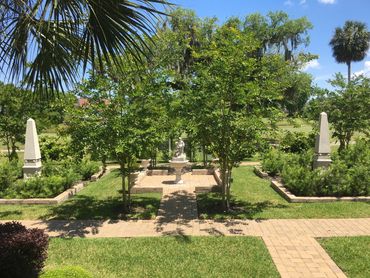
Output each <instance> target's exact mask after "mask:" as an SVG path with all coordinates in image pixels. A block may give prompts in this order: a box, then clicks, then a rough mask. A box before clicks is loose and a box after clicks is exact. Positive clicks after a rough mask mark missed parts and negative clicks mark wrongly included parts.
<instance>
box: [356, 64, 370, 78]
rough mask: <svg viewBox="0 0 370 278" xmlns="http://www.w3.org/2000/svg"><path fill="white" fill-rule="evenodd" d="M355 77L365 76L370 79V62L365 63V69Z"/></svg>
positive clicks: (357, 72)
mask: <svg viewBox="0 0 370 278" xmlns="http://www.w3.org/2000/svg"><path fill="white" fill-rule="evenodd" d="M353 75H354V76H359V75H365V76H367V77H370V61H365V64H364V68H363V69H362V70H359V71H356V72H355V73H354V74H353Z"/></svg>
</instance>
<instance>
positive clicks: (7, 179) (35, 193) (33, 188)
mask: <svg viewBox="0 0 370 278" xmlns="http://www.w3.org/2000/svg"><path fill="white" fill-rule="evenodd" d="M98 170H99V163H98V162H94V161H89V160H86V159H84V160H82V161H81V162H79V163H73V162H72V161H70V160H64V161H48V162H46V163H44V165H43V168H42V175H41V176H39V177H33V178H30V179H27V180H23V179H21V178H20V177H21V175H22V174H21V173H22V168H21V166H19V165H14V164H13V163H4V164H2V165H0V182H1V184H0V198H52V197H55V196H56V195H58V194H60V193H61V192H63V191H65V190H66V189H68V188H70V187H71V186H72V185H73V184H74V183H75V182H76V181H78V180H81V179H82V180H88V179H90V178H91V176H92V175H93V174H94V173H96V172H98Z"/></svg>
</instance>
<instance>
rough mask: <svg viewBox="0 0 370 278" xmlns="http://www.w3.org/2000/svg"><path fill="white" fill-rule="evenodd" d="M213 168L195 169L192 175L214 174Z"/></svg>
mask: <svg viewBox="0 0 370 278" xmlns="http://www.w3.org/2000/svg"><path fill="white" fill-rule="evenodd" d="M213 173H214V170H213V169H193V170H192V171H191V174H192V175H213Z"/></svg>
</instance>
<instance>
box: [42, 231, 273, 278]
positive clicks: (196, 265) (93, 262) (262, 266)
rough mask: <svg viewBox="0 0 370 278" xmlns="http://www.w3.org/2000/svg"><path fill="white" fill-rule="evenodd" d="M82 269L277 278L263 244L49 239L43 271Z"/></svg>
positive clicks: (109, 273)
mask: <svg viewBox="0 0 370 278" xmlns="http://www.w3.org/2000/svg"><path fill="white" fill-rule="evenodd" d="M66 265H80V266H82V267H83V268H85V269H86V270H89V271H90V272H91V273H92V274H94V275H95V276H94V277H99V278H100V277H104V278H110V277H112V278H113V277H114V278H115V277H279V274H278V272H277V270H276V268H275V266H274V264H273V262H272V259H271V257H270V255H269V253H268V251H267V249H266V247H265V245H264V244H263V241H262V240H261V239H259V238H251V237H161V238H131V239H81V238H73V239H61V238H56V239H51V240H50V245H49V249H48V259H47V261H46V267H45V270H46V271H47V270H48V269H53V268H56V267H61V266H66Z"/></svg>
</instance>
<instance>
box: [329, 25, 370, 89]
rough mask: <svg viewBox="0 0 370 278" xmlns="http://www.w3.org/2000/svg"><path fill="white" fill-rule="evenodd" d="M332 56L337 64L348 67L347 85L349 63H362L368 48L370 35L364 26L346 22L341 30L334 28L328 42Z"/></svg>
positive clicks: (349, 76) (349, 70) (349, 75)
mask: <svg viewBox="0 0 370 278" xmlns="http://www.w3.org/2000/svg"><path fill="white" fill-rule="evenodd" d="M330 46H331V47H332V50H333V56H334V58H335V60H336V61H337V62H338V63H346V64H347V67H348V83H349V82H350V81H351V63H352V62H358V61H362V60H363V59H364V58H365V56H366V52H367V51H368V50H369V46H370V33H369V31H368V30H367V27H366V24H365V23H362V22H358V21H351V20H349V21H346V22H345V24H344V27H343V28H340V27H338V28H336V29H335V33H334V36H333V38H332V39H331V41H330Z"/></svg>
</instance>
